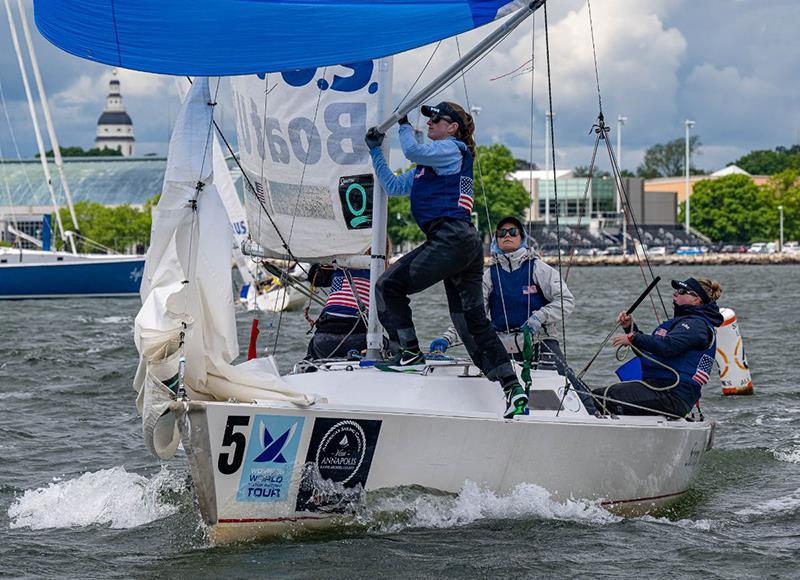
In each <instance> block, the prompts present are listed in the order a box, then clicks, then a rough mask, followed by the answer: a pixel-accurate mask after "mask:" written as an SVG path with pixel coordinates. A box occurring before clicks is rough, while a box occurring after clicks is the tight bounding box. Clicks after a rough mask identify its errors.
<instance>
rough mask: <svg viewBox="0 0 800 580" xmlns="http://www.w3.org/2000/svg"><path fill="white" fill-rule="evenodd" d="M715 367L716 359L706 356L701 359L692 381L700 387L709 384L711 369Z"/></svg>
mask: <svg viewBox="0 0 800 580" xmlns="http://www.w3.org/2000/svg"><path fill="white" fill-rule="evenodd" d="M713 366H714V359H713V358H711V357H710V356H708V355H707V354H704V355H703V356H702V357H701V358H700V363H699V364H698V365H697V370H696V371H695V372H694V375H693V376H692V380H693V381H694V382H696V383H697V384H698V385H705V384H706V383H707V382H708V379H709V375H710V373H711V368H712V367H713Z"/></svg>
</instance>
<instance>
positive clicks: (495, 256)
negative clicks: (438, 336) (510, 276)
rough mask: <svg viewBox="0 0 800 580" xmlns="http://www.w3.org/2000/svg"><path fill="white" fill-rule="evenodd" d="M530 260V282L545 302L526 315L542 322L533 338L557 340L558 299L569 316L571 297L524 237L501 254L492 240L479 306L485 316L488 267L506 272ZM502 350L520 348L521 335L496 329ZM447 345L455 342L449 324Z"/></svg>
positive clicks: (489, 289) (489, 283) (489, 281)
mask: <svg viewBox="0 0 800 580" xmlns="http://www.w3.org/2000/svg"><path fill="white" fill-rule="evenodd" d="M529 261H531V262H533V281H534V283H536V284H538V285H539V287H540V288H541V289H542V295H543V296H544V298H545V299H546V300H547V301H548V304H547V305H545V306H543V307H542V308H540V309H539V310H536V311H533V312H531V313H530V314H531V315H536V318H538V319H539V320H540V321H541V322H542V329H541V330H540V331H539V333H538V334H537V336H535V337H534V340H542V339H555V340H559V338H560V333H561V325H560V324H559V323H560V322H561V320H562V318H561V302H562V300H563V303H564V316H565V317H566V316H569V315H570V313H571V312H572V310H573V309H574V307H575V298H574V297H573V296H572V292H570V291H569V288H567V285H566V284H562V283H561V282H560V280H561V277H560V276H559V274H558V270H556V269H555V268H553V267H552V266H548V265H547V264H545V263H544V262H543V261H542V260H541V259H540V258H539V256H538V254H537V253H536V251H535V250H534V249H533V248H529V247H528V245H527V239H523V241H522V245H521V246H520V247H519V248H518V249H517V250H515V251H513V252H509V253H505V252H503V251H502V250H501V249H500V248H499V247H498V246H497V242H496V241H495V242H494V243H492V265H491V266H490V267H489V269H487V270H486V271H485V272H484V273H483V305H484V308H485V309H486V315H487V316H489V315H490V314H489V295H490V294H491V292H492V273H491V271H490V269H491V268H503V269H504V270H506V271H508V272H513V271H515V270H517V269H519V268H522V267H523V266H524V267H526V268H527V267H528V262H529ZM497 335H498V337H499V338H500V340H501V342H502V343H503V345H504V346H505V347H506V350H507V351H508V352H509V353H515V352H519V351H520V350H521V347H522V334H521V333H520V332H519V331H517V332H498V333H497ZM442 336H443V338H445V339H446V340H447V341H448V342H449V343H450V344H455V343H456V342H457V341H458V333H457V332H456V329H455V327H454V326H450V328H448V329H447V330H446V331H445V333H444V334H443V335H442Z"/></svg>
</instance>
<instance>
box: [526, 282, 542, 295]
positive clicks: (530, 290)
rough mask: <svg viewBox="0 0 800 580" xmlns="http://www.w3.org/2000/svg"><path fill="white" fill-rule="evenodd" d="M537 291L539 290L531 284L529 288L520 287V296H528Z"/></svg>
mask: <svg viewBox="0 0 800 580" xmlns="http://www.w3.org/2000/svg"><path fill="white" fill-rule="evenodd" d="M538 291H539V289H538V288H536V284H531V285H530V286H523V287H522V295H523V296H528V295H529V294H536V293H537V292H538Z"/></svg>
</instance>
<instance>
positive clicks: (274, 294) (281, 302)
mask: <svg viewBox="0 0 800 580" xmlns="http://www.w3.org/2000/svg"><path fill="white" fill-rule="evenodd" d="M306 300H307V298H306V296H305V295H304V294H302V293H301V292H299V291H298V290H296V289H294V288H292V287H287V286H274V287H272V288H270V289H269V290H261V291H257V292H256V291H253V290H252V286H251V290H250V291H249V292H248V294H247V299H246V304H247V310H248V311H253V310H262V311H266V312H281V311H288V310H298V309H299V308H301V307H302V306H303V304H304V303H305V302H306Z"/></svg>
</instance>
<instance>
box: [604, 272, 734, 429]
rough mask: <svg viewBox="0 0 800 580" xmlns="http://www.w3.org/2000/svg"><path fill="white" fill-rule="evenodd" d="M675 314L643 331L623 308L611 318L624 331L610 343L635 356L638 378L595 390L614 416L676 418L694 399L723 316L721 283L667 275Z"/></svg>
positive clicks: (707, 374) (704, 380) (711, 359)
mask: <svg viewBox="0 0 800 580" xmlns="http://www.w3.org/2000/svg"><path fill="white" fill-rule="evenodd" d="M672 287H673V288H674V290H675V291H674V292H673V294H672V300H673V302H672V306H673V309H674V311H675V315H674V316H673V317H672V318H670V319H669V320H666V321H664V322H662V323H661V324H660V325H659V326H658V327H657V328H656V329H655V330H654V331H653V333H652V334H649V335H648V334H645V333H642V332H640V331H639V328H638V327H637V326H636V325H635V324H634V323H633V319H632V318H631V317H630V316H629V315H628V314H627V313H625V312H621V313H620V314H619V316H618V317H617V322H619V323H620V325H621V326H622V329H623V330H624V331H625V334H623V335H620V336H615V337H614V341H613V344H614V346H624V345H631V346H633V347H634V349H635V350H636V351H638V354H639V356H640V358H641V366H642V377H641V380H634V381H624V382H621V383H615V384H613V385H611V386H609V387H607V388H604V389H595V390H594V393H595V395H598V396H599V397H600V398H601V404H603V403H604V406H605V407H606V408H607V409H608V410H610V411H612V412H613V413H616V414H618V415H622V414H624V415H659V414H663V413H667V414H669V415H673V416H678V417H682V416H684V415H686V414H687V413H688V412H689V411H690V410H691V408H692V407H693V406H694V404H695V403H697V401H698V400H700V390H701V388H702V386H703V385H704V384H706V383H707V382H708V379H709V377H710V375H711V367H712V366H713V364H714V357H715V355H716V350H717V348H716V330H715V329H716V328H717V327H719V325H720V324H722V321H723V317H722V314H721V313H720V311H719V307H718V306H717V302H716V300H717V298H719V297H720V295H721V294H722V288H721V287H720V285H719V284H718V283H717V282H714V281H713V280H707V279H705V278H698V279H695V278H688V279H686V280H683V281H681V280H673V281H672Z"/></svg>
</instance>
